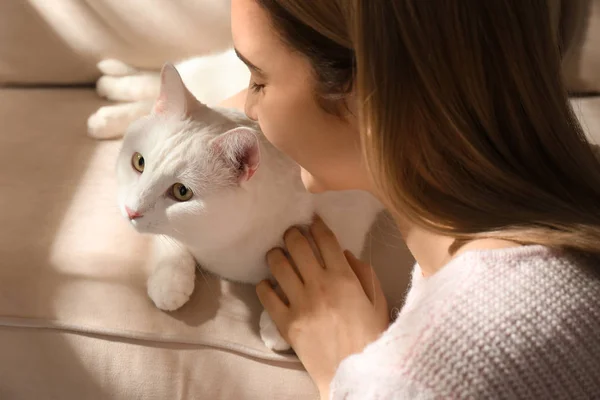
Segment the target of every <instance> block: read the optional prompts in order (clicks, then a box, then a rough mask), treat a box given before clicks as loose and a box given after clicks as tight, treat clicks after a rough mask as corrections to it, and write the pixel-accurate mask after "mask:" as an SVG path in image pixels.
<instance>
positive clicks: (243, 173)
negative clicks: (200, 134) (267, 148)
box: [212, 127, 260, 183]
mask: <svg viewBox="0 0 600 400" xmlns="http://www.w3.org/2000/svg"><path fill="white" fill-rule="evenodd" d="M212 146H213V149H214V151H215V153H216V154H219V156H221V157H224V158H225V160H226V161H227V162H228V163H229V164H230V165H231V166H232V168H234V169H235V170H236V171H237V173H238V180H239V182H240V183H241V182H244V181H247V180H249V179H250V178H252V176H253V175H254V173H255V172H256V170H257V169H258V166H259V164H260V146H259V141H258V136H257V133H256V131H255V130H254V129H252V128H248V127H239V128H235V129H231V130H229V131H227V132H225V133H223V134H221V135H219V136H217V137H216V138H215V139H214V140H213V141H212Z"/></svg>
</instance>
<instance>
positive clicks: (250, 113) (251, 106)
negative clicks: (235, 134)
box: [244, 93, 258, 121]
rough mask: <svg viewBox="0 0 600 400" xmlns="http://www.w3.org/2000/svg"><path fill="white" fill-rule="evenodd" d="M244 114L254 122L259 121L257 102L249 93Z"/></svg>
mask: <svg viewBox="0 0 600 400" xmlns="http://www.w3.org/2000/svg"><path fill="white" fill-rule="evenodd" d="M244 112H245V113H246V116H247V117H248V118H250V119H251V120H252V121H258V116H257V115H256V101H255V100H254V99H253V96H252V94H251V93H248V95H247V96H246V104H244Z"/></svg>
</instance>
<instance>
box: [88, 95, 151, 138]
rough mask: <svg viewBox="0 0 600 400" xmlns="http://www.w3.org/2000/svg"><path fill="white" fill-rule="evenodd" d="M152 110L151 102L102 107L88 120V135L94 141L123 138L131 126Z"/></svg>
mask: <svg viewBox="0 0 600 400" xmlns="http://www.w3.org/2000/svg"><path fill="white" fill-rule="evenodd" d="M151 110H152V102H149V101H138V102H136V103H125V104H115V105H112V106H104V107H100V108H99V109H98V110H97V111H96V112H95V113H94V114H92V115H91V116H90V117H89V118H88V123H87V125H88V135H89V136H90V137H93V138H94V139H117V138H120V137H123V135H124V134H125V132H126V131H127V128H128V127H129V124H131V123H132V122H133V121H135V120H136V119H138V118H140V117H142V116H144V115H147V114H149V113H150V112H151Z"/></svg>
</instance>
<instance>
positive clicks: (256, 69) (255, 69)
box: [233, 48, 265, 75]
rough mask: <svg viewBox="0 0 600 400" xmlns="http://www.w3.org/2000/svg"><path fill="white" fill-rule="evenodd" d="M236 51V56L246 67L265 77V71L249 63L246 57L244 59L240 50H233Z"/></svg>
mask: <svg viewBox="0 0 600 400" xmlns="http://www.w3.org/2000/svg"><path fill="white" fill-rule="evenodd" d="M233 50H234V51H235V55H236V56H237V57H238V58H239V59H240V60H241V61H242V62H243V63H244V64H246V66H247V67H248V68H250V69H251V70H253V71H254V72H256V73H258V74H260V75H264V74H265V73H264V71H263V70H262V69H260V68H258V67H257V66H256V65H254V64H252V63H251V62H250V61H248V59H247V58H246V57H244V56H243V55H242V54H241V53H240V52H239V51H238V49H235V48H234V49H233Z"/></svg>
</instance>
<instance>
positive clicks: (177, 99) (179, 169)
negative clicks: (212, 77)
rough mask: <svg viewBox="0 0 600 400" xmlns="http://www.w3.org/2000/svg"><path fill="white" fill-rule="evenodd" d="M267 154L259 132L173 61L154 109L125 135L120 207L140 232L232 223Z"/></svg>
mask: <svg viewBox="0 0 600 400" xmlns="http://www.w3.org/2000/svg"><path fill="white" fill-rule="evenodd" d="M259 160H260V147H259V139H258V136H257V133H256V131H254V130H253V129H252V128H249V127H240V126H239V125H237V124H236V123H235V122H233V121H232V120H231V119H230V118H228V117H227V116H226V115H225V114H223V113H221V112H218V111H216V110H213V109H210V108H208V107H207V106H205V105H204V104H202V103H200V102H199V101H198V100H196V99H195V98H194V96H193V95H192V94H191V93H190V92H189V91H188V90H187V88H186V87H185V85H184V84H183V82H182V80H181V77H180V76H179V74H178V72H177V70H176V69H175V68H174V67H173V66H172V65H166V66H165V67H164V68H163V71H162V73H161V90H160V95H159V97H158V99H157V100H156V103H155V105H154V108H153V111H152V113H151V114H150V115H148V116H145V117H143V118H141V119H139V120H137V121H135V122H134V123H132V124H131V126H130V127H129V129H128V131H127V134H126V135H125V138H124V140H123V146H122V149H121V152H120V154H119V157H118V161H117V180H118V202H119V209H120V210H121V213H122V214H123V216H124V217H125V218H127V219H128V220H129V221H130V222H131V224H132V225H133V226H134V227H135V228H136V229H137V230H138V231H139V232H143V233H155V234H167V235H170V236H173V237H176V238H177V237H181V236H184V237H185V236H186V235H188V234H189V233H188V232H189V231H190V230H193V229H197V228H199V227H200V226H199V225H198V224H202V226H205V227H206V226H211V225H215V224H216V225H219V224H222V223H226V222H227V221H226V219H228V218H235V214H236V213H238V212H240V209H241V208H243V204H241V203H243V202H244V201H245V199H244V192H245V186H246V185H249V184H250V183H251V182H249V181H250V179H251V178H252V177H253V175H254V173H255V171H256V170H257V168H258V164H259Z"/></svg>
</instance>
